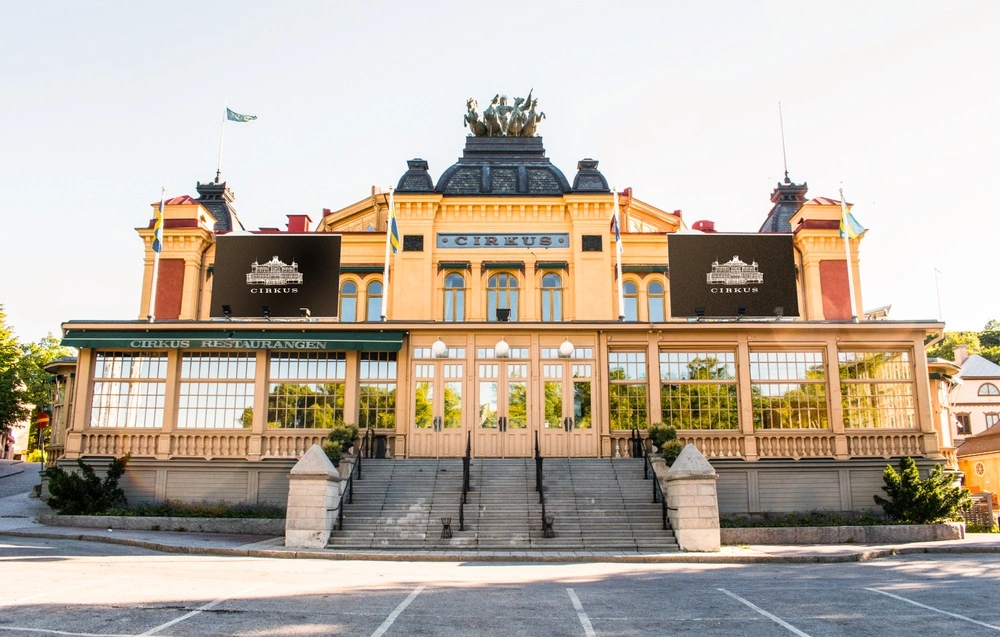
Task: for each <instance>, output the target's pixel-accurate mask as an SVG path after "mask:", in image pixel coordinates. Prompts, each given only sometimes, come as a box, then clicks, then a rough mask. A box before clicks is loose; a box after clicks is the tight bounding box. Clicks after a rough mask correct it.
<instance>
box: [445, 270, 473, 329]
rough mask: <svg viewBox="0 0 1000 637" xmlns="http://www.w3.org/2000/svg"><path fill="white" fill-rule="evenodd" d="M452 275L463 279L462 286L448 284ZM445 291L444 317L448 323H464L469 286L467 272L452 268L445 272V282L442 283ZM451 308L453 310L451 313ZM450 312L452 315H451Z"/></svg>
mask: <svg viewBox="0 0 1000 637" xmlns="http://www.w3.org/2000/svg"><path fill="white" fill-rule="evenodd" d="M452 277H458V278H459V279H461V281H462V286H461V287H452V286H449V285H448V279H451V278H452ZM442 291H443V303H444V304H443V306H442V318H443V319H444V321H445V322H446V323H463V322H465V310H466V300H467V298H468V294H466V292H467V291H468V287H467V286H466V280H465V274H463V273H461V272H457V271H455V270H450V271H447V272H445V273H444V284H443V285H442ZM449 310H451V312H450V313H449ZM449 314H450V316H449Z"/></svg>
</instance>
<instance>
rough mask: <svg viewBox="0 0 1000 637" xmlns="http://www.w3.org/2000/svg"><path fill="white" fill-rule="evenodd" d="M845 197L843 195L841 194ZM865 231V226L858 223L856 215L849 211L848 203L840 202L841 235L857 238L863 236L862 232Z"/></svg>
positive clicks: (842, 236)
mask: <svg viewBox="0 0 1000 637" xmlns="http://www.w3.org/2000/svg"><path fill="white" fill-rule="evenodd" d="M841 199H843V195H841ZM864 231H865V227H864V226H863V225H861V224H860V223H858V220H857V219H855V218H854V215H853V214H851V213H850V212H848V210H847V204H845V203H844V202H843V201H841V202H840V236H841V238H845V239H857V238H858V237H860V236H861V233H862V232H864Z"/></svg>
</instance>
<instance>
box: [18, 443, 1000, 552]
mask: <svg viewBox="0 0 1000 637" xmlns="http://www.w3.org/2000/svg"><path fill="white" fill-rule="evenodd" d="M39 470H40V466H39V464H37V463H25V462H16V461H7V460H2V461H0V536H9V537H34V538H47V539H70V540H81V541H87V542H99V543H106V544H119V545H125V546H134V547H140V548H146V549H152V550H156V551H161V552H167V553H185V554H193V555H225V556H245V557H276V558H312V559H317V558H318V559H331V560H379V561H397V562H399V561H402V562H406V561H426V562H430V561H436V562H455V561H459V562H470V561H472V562H475V561H482V562H541V563H545V562H554V563H559V562H563V563H565V562H572V563H578V562H619V563H671V562H678V563H720V564H753V563H810V562H813V563H824V562H862V561H868V560H873V559H879V558H885V557H890V556H894V555H912V554H920V553H932V554H963V553H981V554H989V553H1000V534H995V533H993V534H987V533H969V534H966V537H965V538H964V539H961V540H946V541H938V542H915V543H899V544H834V545H815V544H812V545H799V546H775V545H738V546H723V547H722V550H721V551H719V552H717V553H691V552H673V553H636V552H634V551H632V552H625V551H475V550H471V551H470V550H463V551H458V550H454V551H452V550H447V551H399V550H394V551H377V550H370V549H369V550H358V551H347V550H342V549H336V550H334V549H310V550H302V549H289V548H285V546H284V539H283V538H282V537H280V536H279V537H269V536H260V535H234V534H223V533H194V532H175V531H128V530H119V529H106V530H104V529H92V528H75V527H64V526H46V525H44V524H41V523H39V522H38V516H39V515H40V514H41V513H43V512H48V511H49V508H48V506H47V505H46V504H45V503H44V502H42V501H41V500H39V499H38V498H34V497H30V494H31V491H32V489H33V488H34V486H35V485H38V484H40V474H39Z"/></svg>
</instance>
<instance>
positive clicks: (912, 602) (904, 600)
mask: <svg viewBox="0 0 1000 637" xmlns="http://www.w3.org/2000/svg"><path fill="white" fill-rule="evenodd" d="M865 590H866V591H871V592H873V593H879V594H881V595H885V596H886V597H891V598H893V599H898V600H899V601H901V602H906V603H907V604H913V605H914V606H918V607H920V608H924V609H926V610H932V611H934V612H935V613H941V614H942V615H947V616H948V617H954V618H955V619H961V620H962V621H966V622H969V623H970V624H976V625H977V626H982V627H983V628H992V629H993V630H1000V626H994V625H993V624H986V623H983V622H981V621H976V620H975V619H972V618H971V617H966V616H965V615H958V614H956V613H949V612H948V611H946V610H941V609H940V608H934V607H933V606H928V605H927V604H921V603H920V602H915V601H913V600H912V599H906V598H905V597H900V596H899V595H893V594H892V593H887V592H885V591H880V590H879V589H877V588H866V589H865Z"/></svg>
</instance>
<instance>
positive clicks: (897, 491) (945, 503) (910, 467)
mask: <svg viewBox="0 0 1000 637" xmlns="http://www.w3.org/2000/svg"><path fill="white" fill-rule="evenodd" d="M882 480H883V481H884V482H885V486H884V487H882V490H883V491H885V492H886V495H888V496H889V497H888V499H886V498H883V497H880V496H875V504H878V505H880V506H881V507H882V510H883V511H885V514H886V516H887V517H889V518H891V519H894V520H899V521H900V522H903V523H906V524H930V523H932V522H942V521H947V520H953V519H956V518H958V517H959V515H958V514H959V511H965V510H968V509H969V508H970V507H971V506H972V495H971V494H970V493H969V490H968V489H963V488H962V487H956V486H953V485H952V479H951V478H950V477H948V476H945V475H944V471H943V470H942V468H941V465H935V466H934V469H933V470H932V471H931V473H930V475H929V476H927V479H926V480H923V479H921V477H920V471H919V470H918V469H917V463H916V462H915V461H914V460H913V458H910V457H906V458H902V459H901V460H900V461H899V471H896V470H895V469H893V468H892V465H887V466H886V468H885V471H884V472H883V474H882Z"/></svg>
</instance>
